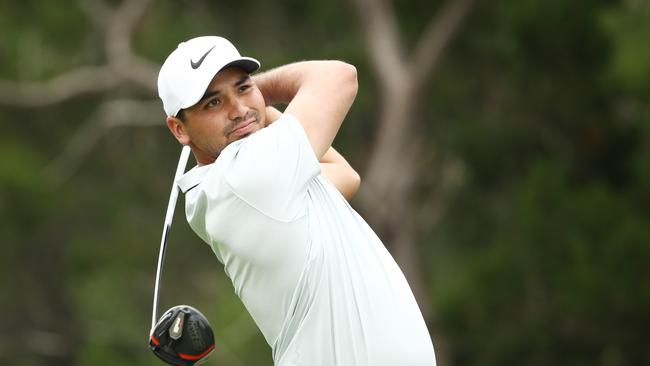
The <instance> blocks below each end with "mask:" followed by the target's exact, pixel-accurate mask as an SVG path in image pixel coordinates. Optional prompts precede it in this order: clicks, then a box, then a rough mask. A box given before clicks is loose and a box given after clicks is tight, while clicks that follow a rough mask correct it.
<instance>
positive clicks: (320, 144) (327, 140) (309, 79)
mask: <svg viewBox="0 0 650 366" xmlns="http://www.w3.org/2000/svg"><path fill="white" fill-rule="evenodd" d="M253 79H254V81H255V83H256V85H257V87H258V88H259V90H260V91H261V92H262V95H263V96H264V99H265V102H266V104H267V105H275V104H287V108H286V109H285V112H286V113H289V114H291V115H293V116H294V117H296V118H297V119H298V121H300V123H301V124H302V126H303V128H304V129H305V133H306V134H307V138H308V139H309V143H310V144H311V146H312V148H313V149H314V153H315V154H316V156H317V157H318V158H319V159H320V158H321V157H322V156H323V154H325V152H326V151H327V149H328V148H329V147H330V146H331V145H332V141H334V137H335V136H336V133H337V132H338V129H339V127H340V126H341V123H342V122H343V119H344V118H345V116H346V114H347V112H348V110H349V109H350V106H351V105H352V102H353V101H354V98H355V96H356V93H357V88H358V84H357V73H356V68H355V67H354V66H352V65H349V64H347V63H345V62H341V61H303V62H296V63H292V64H288V65H284V66H280V67H278V68H275V69H272V70H270V71H267V72H264V73H261V74H258V75H256V76H255V77H254V78H253Z"/></svg>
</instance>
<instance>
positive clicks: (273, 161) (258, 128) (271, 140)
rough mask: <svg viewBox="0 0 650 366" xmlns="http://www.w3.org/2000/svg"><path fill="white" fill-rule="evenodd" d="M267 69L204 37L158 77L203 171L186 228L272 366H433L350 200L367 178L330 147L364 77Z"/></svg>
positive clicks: (403, 293)
mask: <svg viewBox="0 0 650 366" xmlns="http://www.w3.org/2000/svg"><path fill="white" fill-rule="evenodd" d="M259 66H260V64H259V62H258V61H257V60H255V59H252V58H249V57H241V56H240V54H239V52H238V51H237V49H236V48H235V47H234V46H233V45H232V44H231V43H230V42H229V41H227V40H226V39H224V38H220V37H199V38H194V39H191V40H189V41H187V42H184V43H181V44H180V45H179V46H178V48H177V49H176V50H175V51H174V52H172V53H171V54H170V56H169V57H168V58H167V60H166V61H165V63H164V65H163V66H162V68H161V70H160V75H159V78H158V88H159V94H160V97H161V99H162V101H163V104H164V108H165V112H166V113H167V115H168V117H167V125H168V127H169V129H170V130H171V132H172V133H173V134H174V136H175V137H176V138H177V139H178V141H179V142H180V143H181V144H183V145H188V146H190V147H191V148H192V152H193V153H194V156H195V157H196V160H197V162H198V165H197V166H196V167H195V168H193V169H191V170H190V171H189V172H187V173H186V174H185V175H184V176H183V177H182V178H181V179H180V181H179V186H180V187H181V190H182V191H183V192H184V193H185V199H186V216H187V220H188V222H189V223H190V226H191V227H192V229H193V230H194V231H195V232H196V233H197V234H198V235H199V236H200V237H201V238H202V239H203V240H204V241H205V242H206V243H208V244H209V245H210V246H211V247H212V249H213V251H214V253H215V255H216V256H217V258H218V259H219V261H220V262H222V263H223V264H224V269H225V272H226V274H227V275H228V277H230V279H231V280H232V283H233V286H234V288H235V292H236V294H237V295H238V296H239V297H240V298H241V300H242V302H243V304H244V305H245V306H246V309H247V310H248V311H249V312H250V314H251V316H252V317H253V319H254V321H255V322H256V324H257V325H258V326H259V328H260V330H261V332H262V334H263V335H264V337H265V338H266V341H267V342H268V343H269V345H270V346H271V347H272V350H273V359H274V363H275V365H277V366H288V365H301V366H302V365H304V366H319V365H320V366H389V365H390V366H396V365H400V366H415V365H417V366H425V365H426V366H434V365H435V356H434V351H433V346H432V344H431V339H430V337H429V334H428V331H427V329H426V325H425V323H424V320H423V318H422V315H421V313H420V310H419V309H418V307H417V304H416V302H415V299H414V297H413V294H412V292H411V290H410V288H409V286H408V284H407V282H406V280H405V278H404V276H403V274H402V273H401V271H400V269H399V268H398V266H397V265H396V263H395V261H394V260H393V258H392V257H391V256H390V254H389V253H388V252H387V251H386V249H385V247H384V246H383V244H382V243H381V241H380V240H379V238H377V236H376V235H375V234H374V232H373V231H372V230H371V229H370V227H368V225H367V224H366V222H365V221H364V220H363V219H362V218H361V217H360V216H359V215H358V214H357V213H356V212H355V211H354V210H353V209H352V207H350V205H349V204H348V203H347V201H346V197H347V198H350V197H351V196H352V195H353V194H354V193H355V192H356V189H357V187H358V184H359V178H358V175H357V174H356V173H355V172H354V170H353V169H352V168H351V167H350V166H349V165H348V164H347V162H345V159H343V157H342V156H340V155H339V154H338V153H337V152H336V151H335V150H333V149H332V148H331V144H332V141H333V140H334V137H335V136H336V133H337V132H338V129H339V127H340V125H341V123H342V121H343V119H344V118H345V116H346V114H347V112H348V110H349V108H350V106H351V105H352V102H353V101H354V98H355V96H356V92H357V79H356V69H355V68H354V67H353V66H351V65H348V64H346V63H343V62H340V61H308V62H298V63H293V64H289V65H285V66H281V67H279V68H276V69H273V70H270V71H267V72H265V73H261V74H258V75H256V76H254V77H251V76H250V73H252V72H254V71H256V70H257V69H258V68H259ZM275 104H286V105H287V107H286V109H285V110H284V113H282V114H280V113H279V112H277V111H276V110H275V109H272V108H267V106H272V105H275Z"/></svg>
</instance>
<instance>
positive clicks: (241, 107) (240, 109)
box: [228, 98, 248, 121]
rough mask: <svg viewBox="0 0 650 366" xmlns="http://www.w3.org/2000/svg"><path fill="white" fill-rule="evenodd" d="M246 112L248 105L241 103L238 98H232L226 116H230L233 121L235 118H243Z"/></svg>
mask: <svg viewBox="0 0 650 366" xmlns="http://www.w3.org/2000/svg"><path fill="white" fill-rule="evenodd" d="M247 112H248V107H247V106H246V105H245V104H244V103H242V101H241V100H240V99H239V98H233V99H232V103H231V105H230V110H229V113H228V118H230V119H231V120H232V121H235V120H237V119H241V118H244V116H246V113H247Z"/></svg>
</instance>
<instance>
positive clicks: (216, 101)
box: [205, 98, 221, 107]
mask: <svg viewBox="0 0 650 366" xmlns="http://www.w3.org/2000/svg"><path fill="white" fill-rule="evenodd" d="M219 104H221V101H220V100H219V99H218V98H214V99H210V100H209V101H208V102H207V103H206V104H205V106H206V107H216V106H218V105H219Z"/></svg>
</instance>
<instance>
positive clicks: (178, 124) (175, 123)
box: [167, 117, 192, 145]
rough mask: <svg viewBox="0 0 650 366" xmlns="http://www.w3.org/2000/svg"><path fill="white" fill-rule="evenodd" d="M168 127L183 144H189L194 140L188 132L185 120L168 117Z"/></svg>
mask: <svg viewBox="0 0 650 366" xmlns="http://www.w3.org/2000/svg"><path fill="white" fill-rule="evenodd" d="M167 127H169V130H170V131H171V132H172V134H173V135H174V137H176V140H178V142H180V143H181V144H182V145H189V144H190V142H191V141H192V140H191V139H190V136H189V135H188V134H187V131H186V126H185V122H183V121H181V120H180V119H178V118H177V117H167Z"/></svg>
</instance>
